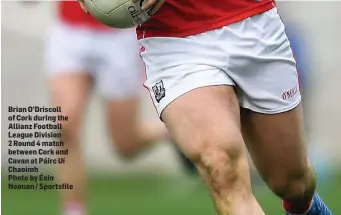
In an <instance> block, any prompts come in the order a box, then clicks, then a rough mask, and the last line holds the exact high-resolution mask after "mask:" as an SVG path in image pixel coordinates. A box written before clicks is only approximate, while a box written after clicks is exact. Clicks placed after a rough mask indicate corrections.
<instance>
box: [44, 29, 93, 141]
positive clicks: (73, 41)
mask: <svg viewBox="0 0 341 215" xmlns="http://www.w3.org/2000/svg"><path fill="white" fill-rule="evenodd" d="M84 40H86V38H85V37H84V34H83V32H81V31H78V30H77V29H71V28H69V27H68V26H64V25H62V24H57V25H56V26H55V27H54V28H53V29H52V31H51V35H50V38H49V40H48V41H47V42H48V43H47V44H46V64H47V72H48V76H49V85H48V86H49V92H50V99H51V103H52V104H53V105H59V106H61V108H62V112H63V114H64V115H67V116H68V117H69V120H68V121H63V122H62V123H63V132H64V133H65V132H67V134H65V135H64V137H65V138H67V137H69V136H70V135H72V134H73V133H75V132H78V130H79V127H80V125H81V124H80V123H81V120H82V116H83V114H84V110H85V106H86V104H87V101H88V96H89V94H90V90H91V87H92V77H91V75H90V73H89V71H88V70H87V67H86V65H85V61H84V57H85V56H86V54H87V48H86V47H87V46H85V44H84V43H83V42H84Z"/></svg>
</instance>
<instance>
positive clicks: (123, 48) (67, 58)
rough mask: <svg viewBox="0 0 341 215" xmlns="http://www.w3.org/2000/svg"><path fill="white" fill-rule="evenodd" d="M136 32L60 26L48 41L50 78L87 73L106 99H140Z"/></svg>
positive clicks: (56, 27) (140, 72)
mask: <svg viewBox="0 0 341 215" xmlns="http://www.w3.org/2000/svg"><path fill="white" fill-rule="evenodd" d="M139 51H140V45H139V43H138V41H137V39H136V32H135V29H126V30H116V29H115V30H114V29H113V30H108V31H98V30H93V29H88V28H75V27H74V26H69V25H67V24H64V23H57V24H56V25H55V26H54V28H53V29H52V31H51V35H50V37H49V39H48V41H47V51H46V58H47V59H46V62H47V69H48V71H49V73H50V75H57V74H61V73H69V72H87V73H89V74H90V75H92V76H93V77H94V79H95V81H96V84H97V85H98V87H99V90H100V92H101V93H102V94H103V95H104V96H106V97H113V98H115V99H116V98H119V99H120V98H123V99H124V98H127V97H136V96H139V92H141V86H142V84H143V70H144V68H143V62H142V60H141V57H140V55H139Z"/></svg>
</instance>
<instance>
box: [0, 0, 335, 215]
mask: <svg viewBox="0 0 341 215" xmlns="http://www.w3.org/2000/svg"><path fill="white" fill-rule="evenodd" d="M55 5H56V4H55V3H53V2H40V3H39V4H38V3H35V4H23V3H19V2H2V3H1V45H2V49H1V54H2V55H1V62H2V64H1V91H2V94H1V102H2V104H1V107H2V108H1V112H2V113H1V114H2V117H1V121H2V122H1V123H2V132H1V134H2V135H1V141H2V145H1V148H2V152H1V159H2V164H3V166H2V168H3V169H2V173H3V174H2V175H3V177H2V189H1V190H2V197H3V198H2V212H3V214H4V215H23V214H25V215H36V214H49V215H58V214H60V212H59V199H58V193H57V192H56V191H48V192H43V191H14V190H8V189H7V178H6V177H5V176H4V175H5V174H6V171H7V169H6V165H7V160H8V156H7V150H6V149H7V147H8V144H7V126H8V120H7V117H8V115H10V114H9V113H7V107H8V106H9V105H11V106H16V105H18V106H28V105H48V102H49V99H48V94H47V88H46V86H47V82H46V78H47V75H46V68H45V65H44V44H45V39H46V36H47V34H48V33H49V27H50V25H51V23H52V22H53V20H54V19H55V14H56V13H55ZM278 8H279V11H280V14H281V15H282V18H283V20H284V22H285V23H286V24H287V31H288V32H287V33H288V36H289V38H290V40H291V43H292V48H293V49H294V52H295V56H296V58H297V61H298V67H299V70H300V73H301V81H302V83H301V88H302V91H303V98H304V108H305V111H306V112H305V114H306V115H305V123H306V125H307V126H306V129H307V140H308V144H309V145H308V148H309V154H310V157H311V159H312V162H313V164H314V166H315V169H316V171H317V176H318V180H319V181H318V189H319V192H320V194H321V196H322V197H323V198H324V199H325V201H326V203H327V204H328V205H329V207H330V208H331V210H332V211H333V213H334V214H341V183H340V182H341V144H340V142H341V141H340V139H341V138H340V131H341V96H340V95H341V86H340V80H341V72H340V71H341V61H340V60H339V57H340V51H339V49H340V47H341V40H340V38H341V26H340V24H339V22H341V16H340V8H341V2H322V1H321V2H314V1H312V2H287V1H286V2H278ZM141 88H142V86H141ZM142 104H143V105H142V108H141V115H142V117H144V118H148V117H151V116H152V115H154V109H153V107H152V104H151V101H150V98H149V96H148V95H147V92H146V96H145V98H143V99H142ZM88 110H89V111H88V115H87V118H86V123H85V125H84V131H83V133H82V138H83V141H84V153H85V155H86V162H87V167H88V170H89V171H88V172H89V180H90V184H89V187H88V194H89V195H88V196H87V198H86V199H87V203H88V207H89V210H90V214H102V215H105V214H148V215H160V214H163V215H171V214H179V215H182V214H183V215H188V214H214V212H213V206H212V204H211V202H210V200H209V197H208V194H207V191H206V190H205V188H204V186H203V185H202V183H201V182H200V181H199V180H198V179H197V178H195V177H191V176H189V175H187V174H186V172H185V171H183V169H182V168H181V165H180V163H179V160H178V159H177V157H176V155H175V153H174V151H173V149H172V147H171V146H170V145H169V144H160V145H158V146H156V147H155V148H153V149H152V150H150V151H148V152H146V153H145V154H143V155H142V156H140V157H138V158H137V159H136V160H134V161H133V162H129V163H127V162H124V161H122V160H120V158H119V157H118V156H115V155H114V156H112V154H111V153H109V152H111V151H112V150H111V148H110V147H111V146H110V145H109V144H108V137H107V134H106V132H105V131H106V129H105V124H104V115H103V112H104V111H103V105H102V100H101V98H100V97H99V96H98V95H97V94H96V93H95V94H94V96H93V98H92V100H91V104H90V108H89V109H88ZM3 134H5V135H3ZM43 168H44V169H46V171H51V167H50V166H46V167H43ZM253 179H254V180H253V183H254V189H255V193H256V195H257V197H258V198H259V200H260V202H261V204H262V206H263V207H264V210H265V212H266V213H267V214H271V215H277V214H278V215H279V214H283V213H282V210H281V204H280V201H279V200H278V199H277V198H276V197H275V196H274V195H273V194H271V193H270V191H269V190H268V189H267V188H266V187H265V186H264V185H263V183H262V182H261V180H260V179H259V177H258V176H257V174H256V173H255V172H254V171H253Z"/></svg>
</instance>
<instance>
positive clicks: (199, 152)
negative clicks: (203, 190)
mask: <svg viewBox="0 0 341 215" xmlns="http://www.w3.org/2000/svg"><path fill="white" fill-rule="evenodd" d="M162 118H163V120H164V122H165V124H166V125H167V128H168V129H169V131H170V133H171V134H172V136H173V137H174V138H175V140H176V142H177V143H178V144H179V147H180V148H181V149H182V150H183V152H184V153H185V154H186V155H187V156H188V157H189V158H190V159H191V160H192V161H193V162H194V163H195V165H196V166H197V168H198V170H199V172H200V174H201V176H202V177H203V179H204V180H205V182H206V184H207V186H208V188H209V190H210V192H211V195H212V197H213V199H214V205H215V207H216V210H217V213H218V214H219V215H225V214H236V215H237V214H254V215H256V214H264V213H263V212H262V210H261V208H260V206H259V205H258V203H257V201H256V200H255V198H254V196H253V195H252V191H251V184H250V175H249V168H248V162H247V156H246V151H245V148H244V141H243V138H242V136H241V133H240V123H239V106H238V101H237V99H236V95H235V91H234V89H233V87H231V86H211V87H203V88H199V89H195V90H192V91H190V92H188V93H186V94H185V95H183V96H181V97H180V98H178V99H176V100H175V101H173V102H172V103H171V104H170V105H168V106H167V107H166V108H165V110H164V111H163V113H162Z"/></svg>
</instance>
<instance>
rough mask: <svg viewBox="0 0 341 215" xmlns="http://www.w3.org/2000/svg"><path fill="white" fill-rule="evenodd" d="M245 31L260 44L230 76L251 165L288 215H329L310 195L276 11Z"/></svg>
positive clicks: (294, 78)
mask: <svg viewBox="0 0 341 215" xmlns="http://www.w3.org/2000/svg"><path fill="white" fill-rule="evenodd" d="M248 26H249V27H250V28H251V27H253V28H254V31H252V32H248V33H250V34H248V35H249V36H253V37H252V38H253V39H252V40H254V38H261V39H262V41H259V42H262V43H260V46H258V47H257V48H256V49H255V50H254V51H253V50H252V51H251V52H249V53H248V56H249V57H250V59H245V60H247V61H248V60H249V63H248V67H246V68H243V71H239V72H237V71H233V70H232V71H233V72H232V73H231V77H232V78H233V80H234V81H236V83H237V85H238V90H239V91H240V93H239V95H240V103H241V106H243V107H245V108H246V109H249V110H242V112H241V119H242V126H243V128H244V131H245V134H247V137H248V140H250V141H249V142H248V144H247V146H248V149H249V151H250V153H251V155H252V158H253V161H254V163H255V165H256V167H257V169H258V171H259V172H260V174H261V176H262V177H263V179H264V180H265V182H266V183H267V184H268V186H269V187H270V188H271V189H272V190H273V192H274V193H276V194H277V195H278V196H279V197H280V198H282V199H283V201H284V207H285V209H286V210H287V211H288V212H290V213H291V214H307V215H325V214H326V215H330V214H331V213H330V212H329V210H328V208H327V207H326V206H325V205H324V203H323V202H322V201H321V199H320V198H319V197H318V196H317V194H314V193H315V186H316V182H315V176H314V171H313V169H312V167H311V164H310V162H309V161H308V159H307V153H306V149H305V139H304V132H303V129H302V127H303V125H302V110H301V106H300V105H299V103H300V101H301V96H300V92H299V83H298V75H297V71H296V65H295V61H294V58H293V55H292V51H291V49H290V44H289V42H288V40H287V37H286V36H285V34H284V26H283V24H282V22H281V20H280V18H279V16H278V14H277V11H276V10H275V9H273V10H271V11H268V12H266V13H264V14H261V15H259V16H255V17H252V18H251V19H249V20H247V21H246V22H245V23H244V27H248ZM252 34H254V35H252ZM240 48H242V47H240ZM312 200H313V201H312ZM311 201H312V202H311Z"/></svg>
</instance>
